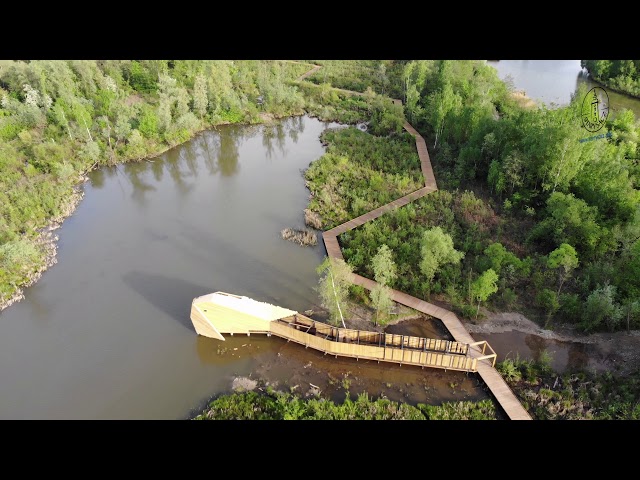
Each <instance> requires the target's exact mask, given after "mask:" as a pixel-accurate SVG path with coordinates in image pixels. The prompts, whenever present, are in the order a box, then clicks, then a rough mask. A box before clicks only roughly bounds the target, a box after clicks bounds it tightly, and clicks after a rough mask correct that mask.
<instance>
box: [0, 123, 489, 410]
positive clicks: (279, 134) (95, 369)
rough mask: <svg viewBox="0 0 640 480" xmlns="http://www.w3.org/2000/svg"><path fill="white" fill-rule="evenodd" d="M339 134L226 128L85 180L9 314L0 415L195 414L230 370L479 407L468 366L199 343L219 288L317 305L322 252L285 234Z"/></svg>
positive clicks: (1, 337) (293, 127) (480, 394)
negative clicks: (204, 311)
mask: <svg viewBox="0 0 640 480" xmlns="http://www.w3.org/2000/svg"><path fill="white" fill-rule="evenodd" d="M331 126H336V125H334V124H327V123H323V122H320V121H318V120H316V119H313V118H310V117H306V116H304V117H295V118H290V119H286V120H284V121H282V122H279V123H278V124H276V125H273V126H226V127H219V128H217V129H214V130H211V131H207V132H203V133H202V134H200V135H198V136H197V137H196V138H194V139H193V140H191V141H189V142H187V143H186V144H184V145H181V146H179V147H177V148H174V149H172V150H170V151H168V152H166V153H164V154H162V155H160V156H159V157H157V158H154V159H152V160H150V161H143V162H140V163H132V164H126V165H120V166H118V167H117V168H116V167H114V168H103V169H101V170H97V171H94V172H92V173H91V174H90V176H89V177H90V180H89V181H88V182H87V183H86V184H85V185H84V189H85V197H84V199H83V201H82V202H81V204H80V205H79V207H78V209H77V210H76V212H75V213H74V214H73V215H72V216H71V217H70V218H68V219H67V220H66V221H65V222H64V224H63V226H62V227H61V228H60V229H59V230H58V231H57V234H58V235H59V237H60V241H59V249H58V263H57V264H56V265H54V266H53V267H51V268H50V269H49V270H48V271H47V272H45V274H44V275H43V276H42V278H41V279H40V280H39V281H38V282H37V283H36V284H35V285H34V286H32V287H30V288H28V289H27V290H26V291H25V299H24V300H22V301H21V302H18V303H16V304H14V305H13V306H11V307H9V308H7V309H5V310H4V311H2V312H1V313H0V385H1V388H2V395H0V419H182V418H188V417H189V416H190V415H191V414H192V413H193V412H194V410H197V409H198V408H200V407H201V406H203V402H206V401H207V399H210V398H211V397H213V396H215V395H217V394H220V393H226V392H229V391H230V389H231V384H232V381H233V379H234V378H235V377H237V376H247V377H252V378H255V377H258V376H264V377H265V381H269V382H272V383H277V384H278V385H280V386H281V387H282V388H285V389H290V388H294V390H295V389H299V391H303V390H306V389H307V388H308V387H309V386H308V385H306V384H305V382H307V383H313V384H315V385H318V386H319V388H320V389H321V390H323V391H324V392H325V393H326V394H327V395H330V396H331V397H332V398H335V399H343V398H344V388H343V385H342V380H343V379H344V376H345V375H347V379H348V380H349V379H351V384H350V388H349V390H350V391H351V392H352V393H353V394H357V393H358V392H361V391H368V392H369V393H370V394H371V395H374V396H375V395H382V394H384V395H386V396H388V398H393V399H397V400H400V399H405V400H408V401H410V402H411V403H417V402H432V403H439V402H442V401H446V400H453V399H476V398H477V399H479V398H486V395H487V394H486V392H485V391H484V390H483V388H482V386H479V385H478V382H477V379H475V378H473V377H472V376H467V375H465V374H464V373H459V372H446V373H445V372H439V371H436V372H434V371H427V370H426V369H425V370H421V369H420V368H410V367H407V366H402V367H400V366H399V365H392V364H382V363H381V364H378V363H377V362H375V363H367V362H364V361H356V360H352V359H335V358H333V357H328V356H324V355H322V354H320V353H318V352H315V351H312V350H306V349H305V348H304V347H301V346H299V345H297V344H292V343H290V344H287V342H286V341H282V340H279V339H277V338H274V337H271V338H266V337H256V336H252V337H235V338H233V337H230V338H229V339H228V341H227V342H224V343H223V342H217V341H216V340H212V339H207V338H202V337H199V336H197V335H196V333H195V330H194V329H193V326H192V324H191V321H190V319H189V310H190V305H191V301H192V299H193V298H194V297H197V296H199V295H202V294H205V293H209V292H213V291H217V290H222V291H226V292H230V293H235V294H239V295H247V296H250V297H252V298H255V299H258V300H261V301H266V302H270V303H274V304H277V305H281V306H283V307H286V308H291V309H294V310H298V311H304V310H306V309H310V308H311V309H317V307H318V305H317V304H318V295H317V293H316V291H315V290H314V287H315V286H316V284H317V274H316V272H315V269H316V267H317V265H318V264H319V263H320V262H321V261H322V258H323V257H324V255H325V254H326V251H325V250H324V245H323V244H322V241H320V242H319V244H318V245H317V246H316V247H306V248H303V247H300V246H298V245H296V244H294V243H291V242H287V241H285V240H282V238H281V237H280V232H281V230H282V229H283V228H286V227H292V228H302V227H303V226H304V218H303V209H304V208H305V207H306V205H307V201H308V196H309V191H308V190H307V189H306V187H305V186H304V180H303V178H302V173H301V172H302V170H303V169H305V168H307V167H308V165H309V163H310V162H312V161H313V160H315V159H317V158H319V157H320V156H321V155H322V154H323V152H324V148H323V146H322V145H321V143H320V140H319V135H320V133H321V132H322V131H323V130H324V129H325V128H327V127H331ZM221 345H223V346H224V350H219V349H218V347H220V346H221ZM234 348H237V349H238V350H234ZM309 362H311V364H312V366H309V367H306V366H307V365H308V364H309ZM305 367H306V368H305ZM296 385H298V387H296Z"/></svg>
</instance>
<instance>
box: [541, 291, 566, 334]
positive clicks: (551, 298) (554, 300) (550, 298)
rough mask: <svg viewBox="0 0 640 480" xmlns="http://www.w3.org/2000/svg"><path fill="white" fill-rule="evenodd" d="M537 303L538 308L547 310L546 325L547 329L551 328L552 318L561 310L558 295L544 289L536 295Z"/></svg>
mask: <svg viewBox="0 0 640 480" xmlns="http://www.w3.org/2000/svg"><path fill="white" fill-rule="evenodd" d="M536 303H537V304H538V306H540V307H542V308H544V309H545V311H546V312H547V321H546V323H545V328H546V327H548V326H549V323H550V322H551V317H552V316H553V315H554V314H555V313H556V312H557V311H558V310H559V309H560V301H559V299H558V294H557V293H556V292H554V291H553V290H549V289H548V288H543V289H542V290H541V291H540V292H538V294H537V295H536Z"/></svg>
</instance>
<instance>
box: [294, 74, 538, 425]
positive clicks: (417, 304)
mask: <svg viewBox="0 0 640 480" xmlns="http://www.w3.org/2000/svg"><path fill="white" fill-rule="evenodd" d="M309 65H310V66H312V68H311V69H310V70H309V71H307V72H306V73H304V74H303V75H301V76H300V77H299V78H298V81H302V80H304V79H306V78H307V77H309V76H311V75H313V74H314V73H315V72H317V71H318V70H320V68H322V67H321V66H320V65H311V64H309ZM339 90H340V91H341V92H345V93H352V94H355V95H361V93H360V92H351V91H349V90H344V89H339ZM393 102H394V103H396V104H398V105H402V102H401V101H400V100H397V99H393ZM404 129H405V130H406V131H407V132H409V133H410V134H411V135H413V137H414V138H415V140H416V148H417V150H418V157H419V158H420V166H421V169H422V175H423V177H424V182H425V186H424V187H422V188H420V189H418V190H416V191H415V192H412V193H410V194H408V195H405V196H404V197H401V198H398V199H397V200H394V201H392V202H390V203H387V204H386V205H383V206H381V207H378V208H376V209H374V210H372V211H370V212H368V213H365V214H364V215H360V216H359V217H356V218H354V219H352V220H349V221H348V222H345V223H343V224H342V225H338V226H337V227H334V228H332V229H331V230H327V231H325V232H323V234H322V239H323V240H324V244H325V247H326V249H327V255H328V256H329V257H330V258H339V259H342V260H344V257H343V255H342V250H341V249H340V244H339V242H338V235H340V234H342V233H344V232H346V231H348V230H351V229H354V228H356V227H359V226H360V225H362V224H364V223H366V222H368V221H370V220H373V219H374V218H378V217H379V216H381V215H383V214H384V213H386V212H388V211H390V210H393V209H395V208H398V207H402V206H404V205H407V204H408V203H410V202H412V201H414V200H417V199H418V198H421V197H424V196H425V195H428V194H429V193H432V192H435V191H436V190H437V189H438V186H437V184H436V179H435V176H434V174H433V168H432V167H431V159H430V158H429V151H428V150H427V145H426V143H425V141H424V138H422V136H421V135H420V134H419V133H418V132H417V131H416V129H415V128H413V127H412V126H411V124H409V122H405V123H404ZM351 282H352V283H353V284H355V285H360V286H362V287H364V288H366V289H367V290H372V289H373V288H374V287H375V286H376V282H375V281H373V280H370V279H368V278H365V277H362V276H361V275H357V274H355V273H354V274H352V276H351ZM391 298H392V299H393V300H394V301H395V302H397V303H400V304H402V305H406V306H407V307H410V308H413V309H415V310H418V311H420V312H422V313H425V314H427V315H429V316H431V317H434V318H437V319H439V320H440V321H441V322H442V323H443V324H444V326H445V327H446V328H447V330H449V333H451V335H452V336H453V338H454V340H455V341H456V342H461V343H467V344H472V343H474V342H475V340H474V339H473V337H472V336H471V335H470V334H469V332H468V331H467V329H466V328H465V327H464V325H463V324H462V322H461V321H460V319H459V318H458V317H457V316H456V314H455V313H453V312H451V311H449V310H446V309H444V308H441V307H438V306H436V305H434V304H432V303H429V302H426V301H424V300H421V299H419V298H416V297H413V296H411V295H407V294H406V293H403V292H400V291H398V290H392V291H391ZM469 352H470V353H469V354H470V355H471V356H475V357H476V358H478V359H479V360H478V373H479V374H480V377H481V378H482V380H483V382H484V383H485V385H486V386H487V387H488V388H489V390H490V391H491V394H492V395H493V397H494V398H495V400H496V401H497V402H498V404H499V405H500V406H501V407H502V409H503V410H504V412H505V413H506V415H507V416H508V417H509V419H511V420H531V419H532V418H531V415H529V412H527V410H526V409H525V408H524V407H523V406H522V404H521V403H520V401H519V400H518V398H517V397H516V395H515V394H514V393H513V391H512V390H511V388H510V387H509V385H507V382H505V380H504V379H503V378H502V376H501V375H500V374H499V373H498V371H497V370H496V369H495V368H494V366H493V364H492V363H490V362H488V361H487V360H482V359H481V358H482V357H484V352H483V351H481V350H479V349H478V348H477V347H471V348H470V349H469Z"/></svg>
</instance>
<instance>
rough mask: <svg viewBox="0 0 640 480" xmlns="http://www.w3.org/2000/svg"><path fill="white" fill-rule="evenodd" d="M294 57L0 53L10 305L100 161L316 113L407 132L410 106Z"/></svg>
mask: <svg viewBox="0 0 640 480" xmlns="http://www.w3.org/2000/svg"><path fill="white" fill-rule="evenodd" d="M310 67H311V66H310V65H309V64H301V63H296V62H289V61H250V60H241V61H231V60H224V61H201V60H141V61H138V60H101V61H95V60H70V61H54V60H37V61H7V60H3V61H0V309H1V308H3V307H4V306H5V305H7V304H8V303H9V301H10V299H12V298H15V297H16V296H17V295H18V294H19V290H20V288H21V287H23V286H25V285H28V284H30V283H31V282H33V281H35V279H37V276H38V275H39V273H41V272H42V271H43V270H44V268H46V266H47V264H49V263H51V261H52V255H53V252H54V251H55V248H54V247H53V246H52V243H51V241H49V240H47V238H46V237H45V235H44V234H43V229H45V227H47V226H49V225H52V223H53V224H55V222H59V221H61V220H62V219H64V218H65V217H66V216H68V215H69V214H70V213H71V212H72V211H73V208H74V207H75V203H77V201H78V200H79V198H80V196H79V195H78V193H77V191H78V187H79V185H80V184H81V182H82V180H83V177H84V175H85V174H86V173H87V172H88V171H90V170H92V169H93V168H99V167H100V166H102V165H113V164H116V163H119V162H124V161H131V160H140V159H143V158H146V157H149V156H153V155H157V154H159V153H161V152H163V151H164V150H167V149H168V148H170V147H172V146H175V145H177V144H179V143H182V142H185V141H187V140H188V139H190V138H191V137H192V136H193V135H194V134H195V133H197V132H198V131H201V130H203V129H206V128H209V127H211V126H213V125H219V124H226V123H260V122H263V121H266V120H269V119H271V118H280V117H284V116H289V115H299V114H302V113H305V112H308V113H310V114H312V115H316V116H318V117H320V118H323V119H326V120H340V121H341V122H343V123H358V122H363V123H366V124H367V125H368V128H369V130H370V131H371V132H374V133H377V134H384V135H386V134H389V133H391V132H396V133H398V132H400V131H401V129H402V122H403V114H402V107H401V106H398V105H394V104H393V103H392V102H390V101H389V100H388V98H386V97H383V96H380V95H377V94H375V93H374V92H373V91H369V92H368V93H367V94H366V95H363V96H354V95H349V94H344V93H340V94H336V93H335V92H334V91H333V90H332V89H331V88H327V87H328V86H327V85H324V86H323V85H320V86H317V85H315V84H313V83H311V82H303V83H301V84H299V83H297V82H296V81H295V80H296V79H297V78H298V77H299V76H300V75H301V74H302V73H304V72H306V71H308V70H309V69H310Z"/></svg>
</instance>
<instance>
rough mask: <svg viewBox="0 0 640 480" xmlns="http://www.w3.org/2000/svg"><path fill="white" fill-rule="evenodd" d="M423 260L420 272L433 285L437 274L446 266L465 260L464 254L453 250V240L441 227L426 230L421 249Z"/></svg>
mask: <svg viewBox="0 0 640 480" xmlns="http://www.w3.org/2000/svg"><path fill="white" fill-rule="evenodd" d="M420 253H421V257H422V260H421V262H420V271H421V272H422V273H423V274H424V276H425V280H426V282H427V283H428V284H431V282H432V281H433V278H434V277H435V274H436V272H437V271H438V270H439V269H440V268H441V267H442V266H443V265H446V264H454V265H455V264H458V263H460V260H462V259H463V258H464V252H459V251H457V250H456V249H455V248H453V239H452V238H451V236H450V235H449V234H447V233H445V232H444V231H443V230H442V228H440V227H432V228H430V229H429V230H425V232H424V233H423V235H422V242H421V247H420Z"/></svg>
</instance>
